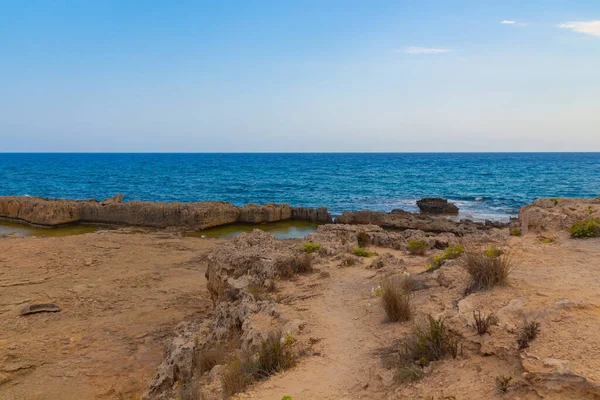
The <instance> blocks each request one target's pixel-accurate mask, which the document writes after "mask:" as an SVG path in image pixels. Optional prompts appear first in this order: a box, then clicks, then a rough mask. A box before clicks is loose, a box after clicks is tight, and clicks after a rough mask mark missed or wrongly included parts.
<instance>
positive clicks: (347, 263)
mask: <svg viewBox="0 0 600 400" xmlns="http://www.w3.org/2000/svg"><path fill="white" fill-rule="evenodd" d="M356 264H358V258H356V257H354V256H351V255H349V254H347V255H346V256H344V258H343V259H342V263H341V266H342V267H353V266H355V265H356Z"/></svg>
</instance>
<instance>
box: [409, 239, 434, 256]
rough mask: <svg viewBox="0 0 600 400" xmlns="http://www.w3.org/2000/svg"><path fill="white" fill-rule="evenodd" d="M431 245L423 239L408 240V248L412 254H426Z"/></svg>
mask: <svg viewBox="0 0 600 400" xmlns="http://www.w3.org/2000/svg"><path fill="white" fill-rule="evenodd" d="M428 248H429V245H428V244H427V242H426V241H424V240H421V239H411V240H409V241H408V246H407V248H406V249H407V250H408V252H409V253H410V254H412V255H418V256H422V255H425V253H426V252H427V249H428Z"/></svg>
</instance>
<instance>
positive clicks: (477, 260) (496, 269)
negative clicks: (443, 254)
mask: <svg viewBox="0 0 600 400" xmlns="http://www.w3.org/2000/svg"><path fill="white" fill-rule="evenodd" d="M500 251H502V250H498V249H495V248H494V251H493V252H490V249H487V250H484V251H481V250H480V249H477V248H476V247H474V246H465V252H464V255H463V257H462V260H463V262H462V267H463V268H464V269H465V270H466V271H467V272H468V273H469V275H470V279H469V283H468V286H467V289H466V293H472V292H476V291H479V290H489V289H491V288H492V287H494V286H499V285H505V284H506V283H507V282H508V276H509V275H510V273H511V272H512V270H513V269H514V261H513V258H512V255H511V253H510V252H505V251H502V253H501V254H499V255H497V256H494V257H490V255H495V254H498V252H500Z"/></svg>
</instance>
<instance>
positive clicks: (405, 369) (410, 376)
mask: <svg viewBox="0 0 600 400" xmlns="http://www.w3.org/2000/svg"><path fill="white" fill-rule="evenodd" d="M423 374H424V373H423V369H422V368H420V367H419V366H418V365H414V364H410V365H401V366H400V367H399V368H398V371H397V372H396V375H394V380H395V381H396V382H399V383H406V382H414V381H418V380H419V379H421V378H422V377H423Z"/></svg>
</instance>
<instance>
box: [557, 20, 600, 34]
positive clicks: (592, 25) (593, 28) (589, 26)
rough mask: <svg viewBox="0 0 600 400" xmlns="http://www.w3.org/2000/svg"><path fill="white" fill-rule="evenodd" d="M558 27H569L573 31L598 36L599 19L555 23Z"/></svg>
mask: <svg viewBox="0 0 600 400" xmlns="http://www.w3.org/2000/svg"><path fill="white" fill-rule="evenodd" d="M557 27H558V28H560V29H570V30H572V31H575V32H579V33H585V34H587V35H594V36H600V20H597V21H587V22H584V21H580V22H565V23H564V24H559V25H557Z"/></svg>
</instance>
